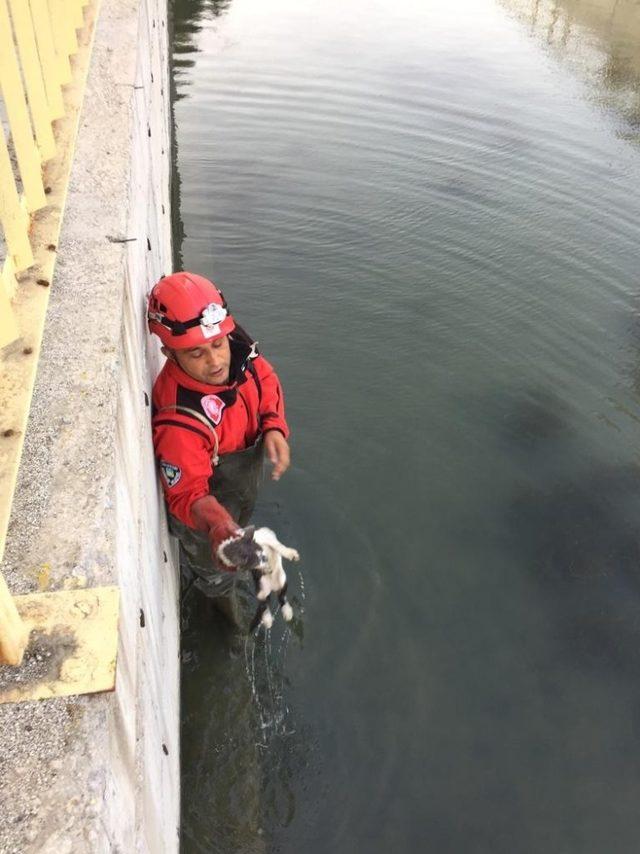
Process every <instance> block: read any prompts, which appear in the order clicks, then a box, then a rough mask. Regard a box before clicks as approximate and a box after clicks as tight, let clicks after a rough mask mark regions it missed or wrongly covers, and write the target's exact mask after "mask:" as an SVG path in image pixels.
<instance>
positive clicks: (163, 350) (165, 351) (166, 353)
mask: <svg viewBox="0 0 640 854" xmlns="http://www.w3.org/2000/svg"><path fill="white" fill-rule="evenodd" d="M160 352H161V353H162V355H163V356H166V357H167V359H171V361H172V362H175V361H176V357H175V356H174V355H173V350H171V349H170V348H169V347H164V346H162V347H161V348H160Z"/></svg>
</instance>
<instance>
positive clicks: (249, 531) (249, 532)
mask: <svg viewBox="0 0 640 854" xmlns="http://www.w3.org/2000/svg"><path fill="white" fill-rule="evenodd" d="M255 529H256V526H255V525H248V526H247V527H246V528H245V529H244V534H243V535H242V539H243V540H252V539H253V532H254V531H255Z"/></svg>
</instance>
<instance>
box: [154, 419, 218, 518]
mask: <svg viewBox="0 0 640 854" xmlns="http://www.w3.org/2000/svg"><path fill="white" fill-rule="evenodd" d="M166 420H167V419H165V418H162V416H160V417H157V418H156V422H154V427H153V446H154V448H155V452H156V457H157V458H158V462H159V464H160V480H161V481H162V488H163V490H164V494H165V498H166V500H167V505H168V508H169V512H170V513H171V514H172V515H173V516H175V517H176V518H178V519H179V520H180V521H181V522H184V524H185V525H188V526H189V527H190V528H195V523H194V521H193V519H192V517H191V505H192V504H193V502H194V501H195V500H196V499H197V498H202V496H203V495H208V494H209V478H210V477H211V475H212V474H213V466H212V464H211V446H210V441H209V438H208V437H207V436H206V434H205V432H204V428H203V429H200V428H199V426H198V425H193V426H192V424H184V425H183V424H181V425H179V426H178V424H167V423H166ZM180 420H181V419H180ZM163 421H164V422H165V423H162V422H163ZM157 422H160V423H157Z"/></svg>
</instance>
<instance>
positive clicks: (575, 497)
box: [501, 392, 640, 674]
mask: <svg viewBox="0 0 640 854" xmlns="http://www.w3.org/2000/svg"><path fill="white" fill-rule="evenodd" d="M501 420H502V423H503V424H504V425H505V426H504V429H503V433H502V437H501V441H502V444H503V449H504V452H505V453H506V454H508V455H509V456H511V457H512V458H513V459H514V461H515V462H516V463H517V464H518V465H519V469H520V472H521V474H522V477H521V479H520V483H521V486H520V487H519V488H518V490H517V492H515V493H514V494H513V495H512V498H511V501H510V503H509V506H508V508H507V509H506V522H507V529H508V532H509V534H508V536H509V538H510V541H511V542H510V546H511V551H512V553H513V554H514V559H515V561H516V562H517V564H518V565H519V566H523V567H524V569H525V571H526V572H528V573H529V574H530V576H531V577H532V578H533V579H534V581H535V586H536V587H537V589H538V590H539V592H540V595H541V596H543V597H544V598H545V604H546V606H547V607H548V609H549V611H550V613H552V614H553V615H554V621H555V625H556V628H557V634H558V639H559V642H560V644H559V645H560V648H563V649H564V650H565V651H566V653H567V655H568V656H570V657H571V659H572V662H573V663H575V664H578V665H582V666H592V667H593V666H605V667H606V668H607V669H608V670H610V671H611V670H614V671H615V670H617V671H619V672H622V673H625V674H627V673H630V672H633V673H634V674H637V673H639V672H640V536H639V535H638V519H640V467H639V466H637V465H628V466H605V465H602V464H599V463H598V462H597V461H595V460H593V459H591V458H590V456H589V454H588V450H587V449H585V447H584V446H583V444H582V442H581V439H580V436H578V435H577V434H576V431H575V430H573V429H572V427H571V426H570V423H569V421H568V419H567V418H566V417H565V413H563V404H562V401H560V400H558V399H556V398H555V397H554V396H553V395H551V394H540V393H535V392H534V393H533V394H529V395H528V398H527V400H526V402H522V403H520V404H518V405H517V406H513V405H511V406H510V408H509V409H508V410H507V411H506V412H503V413H502V414H501Z"/></svg>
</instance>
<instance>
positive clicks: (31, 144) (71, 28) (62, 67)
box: [0, 0, 88, 347]
mask: <svg viewBox="0 0 640 854" xmlns="http://www.w3.org/2000/svg"><path fill="white" fill-rule="evenodd" d="M85 5H88V4H87V3H86V2H85V1H84V0H0V92H1V93H2V100H3V102H4V113H5V120H4V122H3V123H2V128H1V133H0V226H1V227H2V232H3V237H4V244H5V247H6V258H5V259H4V262H3V263H2V267H1V269H0V347H4V346H5V345H7V344H9V343H11V342H12V341H15V339H16V338H17V337H18V336H19V328H18V323H17V320H16V317H15V313H14V311H13V309H12V306H11V302H12V300H13V298H14V297H15V293H16V275H17V274H18V273H20V272H22V271H24V270H27V269H28V268H29V267H31V266H32V265H33V264H34V261H35V258H34V253H33V247H32V244H31V240H30V233H29V232H30V225H31V217H30V215H31V214H32V213H34V212H35V211H37V210H40V209H41V208H44V207H46V205H47V196H46V193H45V184H44V180H43V166H44V164H45V163H46V162H47V161H48V160H50V159H51V158H52V157H53V156H54V155H55V153H56V142H55V137H54V133H53V128H52V123H53V122H54V120H56V119H59V118H62V116H64V113H65V105H64V100H63V93H62V87H63V86H64V85H65V84H68V83H70V82H71V80H72V73H71V64H70V62H69V57H70V56H72V55H73V54H75V53H76V52H77V50H78V36H77V29H78V28H82V27H83V26H84V14H83V7H84V6H85ZM7 123H8V127H7ZM7 131H9V134H10V143H11V144H10V145H9V144H8V139H7ZM2 260H3V259H1V258H0V262H2Z"/></svg>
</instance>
